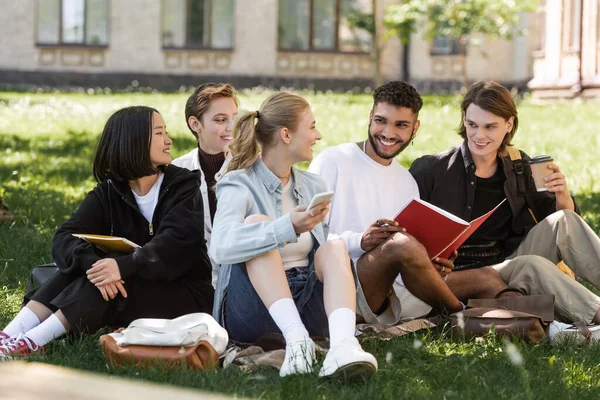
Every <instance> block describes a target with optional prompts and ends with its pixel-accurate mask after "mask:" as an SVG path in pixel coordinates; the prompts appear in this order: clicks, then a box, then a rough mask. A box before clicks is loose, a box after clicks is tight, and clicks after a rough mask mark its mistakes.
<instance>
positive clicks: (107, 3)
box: [0, 0, 537, 89]
mask: <svg viewBox="0 0 600 400" xmlns="http://www.w3.org/2000/svg"><path fill="white" fill-rule="evenodd" d="M393 2H395V0H377V1H372V0H127V1H117V0H20V1H12V0H0V7H1V9H2V10H3V11H2V13H1V15H0V84H1V85H4V86H5V87H6V85H9V87H10V86H11V85H48V86H84V87H94V86H100V87H104V86H112V87H124V86H127V85H130V84H131V83H132V82H135V83H137V84H138V85H140V86H148V87H154V88H159V89H176V88H178V87H179V86H181V85H197V84H198V82H200V81H206V80H220V81H230V82H232V83H234V84H235V85H237V86H239V87H249V86H255V85H265V86H294V87H314V88H316V89H352V88H355V87H366V86H372V82H373V77H374V73H375V66H374V60H373V57H372V55H371V53H372V51H371V49H372V46H373V44H372V37H371V34H370V33H369V32H368V31H366V30H364V29H361V28H358V27H357V26H359V24H357V23H356V20H357V18H358V17H360V15H361V14H364V13H371V12H373V4H375V7H376V15H377V16H378V20H379V23H381V22H380V21H381V16H382V15H383V12H384V8H385V6H386V5H388V4H390V3H393ZM357 16H358V17H357ZM534 22H535V18H530V17H529V16H524V18H523V23H524V24H526V25H527V26H529V25H531V26H533V27H534V28H535V24H534ZM531 37H533V39H531ZM536 38H537V35H534V36H529V37H523V38H517V39H515V40H513V41H502V40H497V41H487V40H486V39H485V38H482V45H481V46H480V48H473V49H469V50H468V55H467V57H468V59H467V64H468V65H469V77H470V79H472V80H479V79H494V80H497V81H500V82H504V83H507V84H522V83H523V82H527V81H528V80H530V79H531V77H532V62H531V51H532V49H533V47H534V45H535V41H536V40H537V39H536ZM483 48H485V53H486V54H487V55H484V52H483V51H481V49H483ZM455 50H456V49H455V48H454V47H453V45H452V41H450V40H445V39H444V38H439V39H436V41H434V43H430V42H425V41H423V40H422V39H421V38H420V36H419V35H415V36H414V40H413V41H412V44H411V47H410V53H409V54H408V55H404V54H403V46H401V45H400V43H399V41H398V40H397V39H396V38H392V39H391V40H389V41H388V42H387V43H386V45H385V47H384V49H383V54H382V58H381V67H382V73H383V77H384V79H386V80H389V79H402V78H404V77H403V76H402V68H401V65H402V62H403V58H404V57H405V56H408V58H409V59H408V68H409V70H410V78H411V79H410V80H411V82H414V83H416V84H417V85H418V86H420V87H425V88H432V89H436V88H443V87H449V86H455V87H456V86H457V85H459V82H460V77H461V69H460V68H461V63H460V62H459V60H458V57H457V55H456V52H455Z"/></svg>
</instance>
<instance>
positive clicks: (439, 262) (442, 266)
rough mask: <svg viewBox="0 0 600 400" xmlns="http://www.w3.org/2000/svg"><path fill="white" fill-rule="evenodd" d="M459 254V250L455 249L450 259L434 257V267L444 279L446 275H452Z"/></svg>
mask: <svg viewBox="0 0 600 400" xmlns="http://www.w3.org/2000/svg"><path fill="white" fill-rule="evenodd" d="M457 256H458V252H457V251H456V250H454V252H453V253H452V255H451V256H450V258H449V259H446V258H441V257H436V258H434V259H433V267H434V268H435V269H436V270H437V272H438V273H439V274H440V276H441V277H442V278H444V280H446V277H447V276H448V275H450V273H451V272H452V271H454V260H456V257H457Z"/></svg>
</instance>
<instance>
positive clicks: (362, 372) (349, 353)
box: [319, 337, 377, 381]
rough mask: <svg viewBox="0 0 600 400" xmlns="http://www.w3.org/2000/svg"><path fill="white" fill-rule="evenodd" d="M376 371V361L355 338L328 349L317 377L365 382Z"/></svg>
mask: <svg viewBox="0 0 600 400" xmlns="http://www.w3.org/2000/svg"><path fill="white" fill-rule="evenodd" d="M376 371H377V360H376V359H375V357H373V355H372V354H370V353H367V352H366V351H364V350H363V349H362V347H360V343H358V340H356V338H355V337H352V338H348V339H346V340H344V341H342V342H341V343H339V344H338V345H336V346H335V347H332V348H331V349H329V352H327V356H326V357H325V361H323V367H321V370H320V371H319V376H320V377H323V378H342V379H344V380H348V381H357V380H366V379H368V378H370V377H371V376H373V374H374V373H375V372H376Z"/></svg>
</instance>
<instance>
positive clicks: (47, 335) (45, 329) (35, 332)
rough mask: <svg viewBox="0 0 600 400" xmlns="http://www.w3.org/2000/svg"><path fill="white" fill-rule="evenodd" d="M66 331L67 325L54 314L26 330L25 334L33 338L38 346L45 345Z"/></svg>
mask: <svg viewBox="0 0 600 400" xmlns="http://www.w3.org/2000/svg"><path fill="white" fill-rule="evenodd" d="M65 333H67V330H66V329H65V326H64V325H63V324H62V322H60V319H58V317H57V316H56V314H52V315H51V316H49V317H48V319H46V320H45V321H44V322H42V323H41V324H39V325H38V326H36V327H35V328H33V329H31V330H29V331H27V332H25V336H27V337H28V338H29V339H31V340H33V341H34V342H35V344H37V345H38V346H44V345H45V344H46V343H48V342H50V341H51V340H54V339H56V338H57V337H59V336H61V335H63V334H65Z"/></svg>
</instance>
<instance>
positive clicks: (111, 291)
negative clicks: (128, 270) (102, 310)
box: [97, 281, 127, 301]
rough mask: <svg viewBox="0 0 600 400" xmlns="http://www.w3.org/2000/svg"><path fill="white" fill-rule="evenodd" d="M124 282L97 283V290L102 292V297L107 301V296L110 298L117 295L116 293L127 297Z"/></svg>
mask: <svg viewBox="0 0 600 400" xmlns="http://www.w3.org/2000/svg"><path fill="white" fill-rule="evenodd" d="M124 283H125V282H123V281H117V282H113V283H107V284H106V285H98V286H97V287H98V290H100V293H101V294H102V298H104V300H106V301H108V300H109V298H110V299H111V300H112V299H114V298H115V297H117V294H119V293H121V295H122V296H123V297H125V298H127V291H126V290H125V286H123V284H124Z"/></svg>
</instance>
